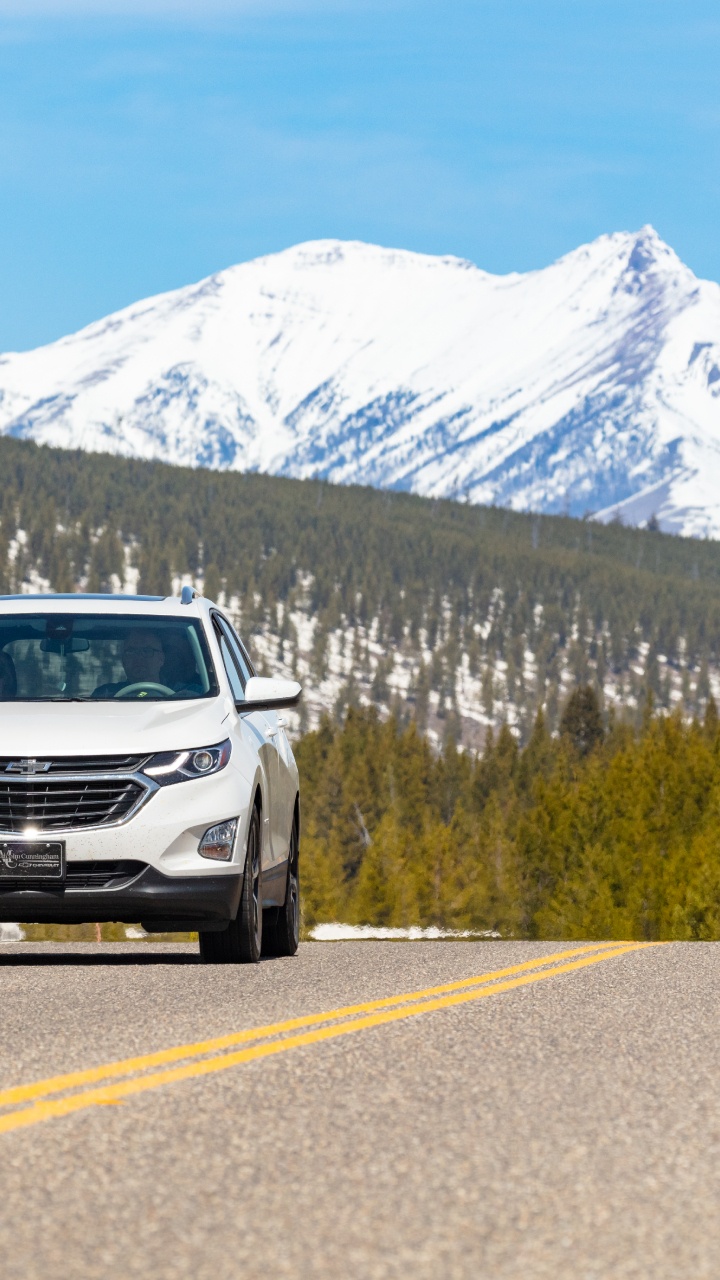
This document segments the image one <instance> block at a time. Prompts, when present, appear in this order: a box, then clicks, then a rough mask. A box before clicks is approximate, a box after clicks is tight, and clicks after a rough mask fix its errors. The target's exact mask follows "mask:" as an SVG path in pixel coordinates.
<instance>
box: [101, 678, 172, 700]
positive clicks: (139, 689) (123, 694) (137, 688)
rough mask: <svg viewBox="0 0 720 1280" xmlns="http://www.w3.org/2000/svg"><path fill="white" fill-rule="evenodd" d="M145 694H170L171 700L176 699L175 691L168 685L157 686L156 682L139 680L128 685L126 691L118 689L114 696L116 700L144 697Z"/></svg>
mask: <svg viewBox="0 0 720 1280" xmlns="http://www.w3.org/2000/svg"><path fill="white" fill-rule="evenodd" d="M143 693H163V694H170V697H171V698H174V697H175V690H174V689H171V688H170V686H169V685H167V684H156V683H155V681H154V680H137V681H136V683H135V684H126V685H125V688H124V689H118V691H117V693H116V694H114V695H113V696H114V697H115V698H130V697H132V695H133V694H137V695H138V696H139V697H142V695H143Z"/></svg>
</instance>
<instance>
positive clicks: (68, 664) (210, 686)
mask: <svg viewBox="0 0 720 1280" xmlns="http://www.w3.org/2000/svg"><path fill="white" fill-rule="evenodd" d="M217 692H218V687H217V680H216V677H215V671H214V669H213V665H212V660H211V658H210V653H209V650H208V645H207V641H206V638H205V634H204V631H203V629H202V627H201V626H200V624H199V623H198V621H197V620H196V619H191V618H182V617H172V616H167V615H152V614H150V615H141V614H137V613H126V614H122V613H117V614H114V613H113V614H110V613H103V614H89V613H79V612H78V613H73V612H72V610H70V611H68V613H63V614H60V613H57V612H54V611H53V612H48V613H44V614H43V613H38V614H30V613H22V614H20V613H16V614H12V613H3V612H2V611H0V701H10V700H13V701H15V700H17V701H41V702H45V701H52V702H58V701H64V700H67V699H72V700H73V701H84V700H85V699H109V698H113V699H114V698H119V699H124V698H142V699H149V700H163V699H168V698H183V699H186V698H207V697H213V696H216V695H217Z"/></svg>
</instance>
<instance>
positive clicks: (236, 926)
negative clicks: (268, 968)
mask: <svg viewBox="0 0 720 1280" xmlns="http://www.w3.org/2000/svg"><path fill="white" fill-rule="evenodd" d="M262 931H263V911H262V883H261V879H260V814H259V813H258V811H257V809H256V808H254V809H253V812H252V817H251V819H250V828H249V830H248V839H247V853H246V855H245V876H244V879H243V889H242V897H241V899H240V906H239V907H238V913H237V916H236V917H235V919H234V920H231V921H230V924H229V925H228V927H227V929H223V931H222V932H221V933H211V932H210V931H208V932H203V931H201V932H200V959H201V960H202V961H203V962H204V963H205V964H255V963H256V962H257V961H258V960H259V959H260V953H261V951H262Z"/></svg>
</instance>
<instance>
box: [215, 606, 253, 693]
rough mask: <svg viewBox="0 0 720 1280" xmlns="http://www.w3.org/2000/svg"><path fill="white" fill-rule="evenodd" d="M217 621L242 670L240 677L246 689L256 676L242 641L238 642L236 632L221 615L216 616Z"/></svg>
mask: <svg viewBox="0 0 720 1280" xmlns="http://www.w3.org/2000/svg"><path fill="white" fill-rule="evenodd" d="M215 621H216V622H217V624H218V626H219V628H220V630H221V631H222V634H223V635H224V637H225V639H226V640H227V642H228V644H229V646H230V650H231V652H232V654H233V657H234V658H235V662H236V664H237V666H238V667H239V669H240V675H241V676H242V682H243V687H244V686H245V685H246V684H247V682H248V680H249V679H250V677H251V675H253V674H254V673H253V671H252V670H251V668H250V664H249V662H248V659H247V655H246V653H245V651H244V649H243V647H242V645H241V644H240V641H239V640H238V638H237V636H236V634H235V632H234V631H233V629H232V627H231V626H230V624H229V622H227V621H226V620H225V618H221V617H220V615H219V614H216V615H215Z"/></svg>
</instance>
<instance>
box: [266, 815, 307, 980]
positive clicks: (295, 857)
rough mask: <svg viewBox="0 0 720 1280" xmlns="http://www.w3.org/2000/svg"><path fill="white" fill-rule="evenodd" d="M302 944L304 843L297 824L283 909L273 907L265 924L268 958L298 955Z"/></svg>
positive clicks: (291, 843)
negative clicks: (301, 888)
mask: <svg viewBox="0 0 720 1280" xmlns="http://www.w3.org/2000/svg"><path fill="white" fill-rule="evenodd" d="M299 942H300V842H299V838H298V829H297V821H294V822H293V827H292V834H291V836H290V857H289V858H288V876H287V887H286V889H285V902H284V904H283V906H282V907H270V908H269V909H268V910H267V911H266V912H265V919H264V921H263V939H262V952H263V955H264V956H294V955H295V952H296V951H297V949H298V944H299Z"/></svg>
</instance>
